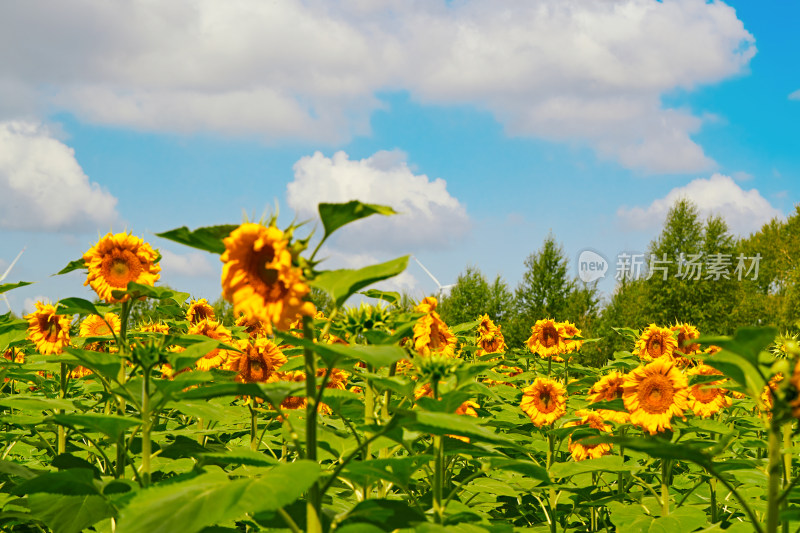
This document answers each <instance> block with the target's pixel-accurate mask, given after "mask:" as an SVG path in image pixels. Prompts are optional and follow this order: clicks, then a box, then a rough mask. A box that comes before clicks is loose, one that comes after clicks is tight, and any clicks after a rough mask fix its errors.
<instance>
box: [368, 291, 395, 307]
mask: <svg viewBox="0 0 800 533" xmlns="http://www.w3.org/2000/svg"><path fill="white" fill-rule="evenodd" d="M359 294H363V295H364V296H366V297H367V298H375V299H378V300H383V301H385V302H389V303H390V304H399V303H400V293H399V292H392V291H379V290H378V289H369V290H366V291H364V292H360V293H359Z"/></svg>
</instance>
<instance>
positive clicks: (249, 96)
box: [0, 0, 800, 312]
mask: <svg viewBox="0 0 800 533" xmlns="http://www.w3.org/2000/svg"><path fill="white" fill-rule="evenodd" d="M40 3H43V2H40V1H39V0H33V1H30V2H25V3H10V2H7V3H3V4H0V198H2V203H3V204H4V208H3V212H2V214H0V234H1V235H2V239H0V272H2V271H3V270H5V267H6V266H7V265H8V264H9V263H10V261H11V260H12V259H13V258H14V257H15V256H16V254H17V253H18V252H19V250H20V249H22V247H25V249H26V251H25V253H24V254H23V256H22V258H21V259H20V261H19V262H18V263H17V265H16V266H15V267H14V269H13V270H12V271H11V273H10V274H9V276H8V278H7V279H6V280H4V282H14V281H17V280H27V281H36V282H37V283H36V284H34V285H32V286H30V287H25V288H23V289H18V290H15V291H13V292H10V293H8V299H9V301H10V303H11V305H12V306H13V308H14V309H15V311H17V312H20V311H21V310H23V309H24V308H27V309H30V307H32V303H33V301H35V300H36V299H39V298H46V299H50V300H52V301H55V300H58V299H60V298H64V297H68V296H82V297H87V298H91V297H92V293H91V292H90V290H89V289H88V287H84V286H83V277H82V275H81V274H80V273H73V274H70V275H67V276H62V277H57V278H53V277H50V274H52V273H54V272H56V271H58V270H59V269H60V268H61V267H62V266H64V265H65V264H66V263H67V262H69V261H70V260H73V259H76V258H78V257H79V256H80V255H81V254H82V253H83V252H85V251H86V250H87V249H88V248H89V247H90V246H92V245H93V243H94V242H95V241H96V240H97V238H98V236H99V235H102V234H105V233H106V232H108V231H114V232H117V231H124V230H129V231H131V232H133V233H134V234H136V235H139V236H141V237H143V238H144V239H145V240H147V241H149V242H150V243H152V244H153V246H154V247H157V248H159V249H160V250H161V251H162V253H163V255H164V259H163V262H162V267H163V270H162V282H164V283H169V284H170V285H171V286H173V287H175V288H178V289H181V290H185V291H188V292H191V293H192V294H194V295H196V296H198V297H207V298H209V299H215V298H216V297H217V296H218V295H219V292H220V290H219V274H220V270H221V264H220V263H219V260H218V258H217V256H213V255H210V254H203V253H200V252H195V251H193V250H190V249H187V248H182V247H181V246H179V245H176V244H173V243H170V242H168V241H164V240H162V239H160V238H158V237H155V236H154V233H156V232H162V231H165V230H168V229H172V228H175V227H178V226H182V225H187V226H189V227H197V226H202V225H212V224H219V223H237V222H240V221H241V220H242V216H243V212H246V213H248V214H249V215H250V216H255V217H256V218H257V217H258V216H260V215H261V214H262V213H263V212H264V211H265V210H271V209H272V208H273V206H274V205H275V204H276V203H277V204H278V205H279V206H280V213H281V218H280V221H281V223H283V224H288V223H289V222H290V221H291V220H292V218H293V217H294V216H295V215H296V216H298V218H301V219H305V218H310V217H313V213H314V205H315V204H316V202H318V201H345V200H348V199H350V198H353V197H357V198H359V199H362V200H364V201H372V202H379V203H388V204H392V205H394V206H395V207H396V208H397V209H398V210H399V211H402V212H403V213H404V214H403V215H401V216H397V217H392V218H390V219H387V220H380V221H364V222H361V223H358V224H356V225H354V226H353V227H352V228H348V229H347V230H344V231H342V234H341V235H340V236H339V237H338V238H337V239H334V240H333V242H331V244H330V246H329V247H328V248H327V249H326V250H325V254H326V255H327V256H329V257H330V260H329V262H328V265H329V266H331V267H342V266H352V267H355V266H363V265H365V264H368V263H369V262H374V261H379V260H385V259H389V258H391V257H394V256H397V255H404V254H407V253H413V254H414V255H416V256H417V257H418V258H419V259H420V260H421V261H422V262H423V263H424V264H425V265H426V266H427V267H428V268H429V269H430V270H431V271H432V272H433V273H434V274H435V275H436V276H437V277H438V278H439V280H440V281H441V283H443V284H448V283H452V282H453V281H455V278H456V277H457V275H458V274H459V272H461V271H463V270H464V268H465V266H466V265H467V264H472V265H476V266H478V267H479V268H480V269H481V270H482V271H483V272H484V273H485V274H486V275H487V276H489V277H494V276H495V275H497V274H500V275H502V276H503V278H504V279H505V280H506V281H507V282H508V283H509V285H510V286H511V287H512V288H513V287H515V286H516V284H517V283H518V282H519V280H520V278H521V275H522V272H523V268H524V266H523V262H524V260H525V258H526V257H527V256H528V255H529V254H530V253H532V252H534V251H536V250H537V249H538V248H539V247H540V246H541V244H542V241H543V239H544V238H545V237H546V236H547V234H548V233H549V232H551V231H552V233H553V234H554V235H555V237H556V239H557V240H558V241H559V242H561V243H562V244H563V245H564V248H565V251H566V253H567V255H568V256H569V258H570V261H571V267H572V269H573V270H572V273H573V274H576V273H577V270H576V266H575V259H576V257H577V255H578V254H579V253H580V251H581V250H583V249H585V248H591V249H594V250H597V251H599V252H600V253H602V254H603V255H604V256H605V257H606V258H608V259H609V260H610V262H611V268H612V269H613V268H614V264H613V263H614V261H615V258H616V255H617V254H618V253H619V252H621V251H641V252H644V251H646V248H647V244H648V242H649V241H650V240H651V239H652V238H653V237H654V236H655V235H656V234H657V233H658V231H659V228H660V225H661V222H662V221H663V217H664V214H665V211H666V209H667V208H668V206H669V204H670V203H671V201H672V200H673V199H674V198H675V197H678V196H681V195H686V196H689V197H690V198H692V199H693V200H694V201H696V202H697V203H698V205H699V206H700V208H701V211H702V212H703V213H704V214H708V213H716V214H722V215H723V216H725V217H726V219H727V220H728V222H729V225H730V227H731V229H732V231H733V232H734V233H735V234H738V235H747V234H748V233H749V232H751V231H755V230H757V229H758V228H759V227H760V225H761V224H763V223H764V222H766V221H767V220H769V219H770V218H772V217H774V216H778V217H781V216H786V215H787V214H790V213H792V212H793V211H794V206H795V204H796V203H797V202H798V201H800V140H799V139H800V135H799V133H800V132H798V124H800V69H798V68H797V65H798V58H799V57H800V38H798V37H797V36H796V31H795V30H796V21H797V20H800V5H798V4H797V3H796V2H782V1H769V2H760V3H754V2H727V3H722V2H712V3H707V2H704V1H701V0H674V1H664V2H656V1H654V0H630V1H611V2H602V3H600V2H598V3H587V2H581V1H577V0H576V1H563V0H560V1H556V0H541V1H538V2H530V1H526V2H517V1H511V0H503V1H497V0H494V1H491V2H489V1H487V0H465V1H461V2H449V3H445V2H442V3H437V2H413V1H412V2H409V1H402V2H401V1H397V2H393V1H392V2H378V1H374V2H373V1H369V0H359V1H356V0H352V1H343V2H341V3H337V4H335V5H334V4H329V3H325V2H317V1H306V2H297V1H287V2H283V3H279V4H266V3H263V2H258V1H256V0H252V1H249V0H243V1H242V2H239V3H235V4H234V3H219V2H211V1H200V0H198V1H192V2H190V1H183V2H174V3H169V4H164V5H159V4H151V3H146V2H131V3H128V4H125V5H124V6H120V5H117V6H115V7H111V6H109V5H106V4H105V3H103V2H99V1H94V0H81V1H76V2H71V3H63V4H59V5H57V6H53V5H52V4H48V7H47V8H46V9H45V8H44V7H43V6H39V5H38V4H40ZM392 287H393V288H396V289H403V290H408V291H411V292H412V294H415V295H416V296H418V297H421V296H422V295H423V294H425V293H429V292H432V291H434V290H435V289H436V287H435V285H434V283H433V282H432V281H431V280H430V279H429V278H428V277H427V275H426V274H425V273H424V272H423V271H422V270H421V269H420V268H419V267H417V265H416V264H415V263H411V265H410V267H409V270H408V272H407V273H406V274H404V275H403V276H401V277H400V278H398V279H397V280H395V281H394V282H393V284H392ZM601 288H602V289H603V291H604V292H606V293H609V292H610V291H612V290H613V272H610V273H609V275H607V277H606V279H605V280H604V281H603V282H601ZM0 305H4V304H0Z"/></svg>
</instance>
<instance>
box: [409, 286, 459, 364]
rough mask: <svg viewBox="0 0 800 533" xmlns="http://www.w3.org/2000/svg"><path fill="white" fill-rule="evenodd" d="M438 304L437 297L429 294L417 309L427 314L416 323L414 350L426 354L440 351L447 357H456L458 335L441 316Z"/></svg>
mask: <svg viewBox="0 0 800 533" xmlns="http://www.w3.org/2000/svg"><path fill="white" fill-rule="evenodd" d="M436 304H437V302H436V298H433V297H432V296H429V297H427V298H425V299H424V300H422V302H420V304H419V305H418V306H417V307H416V309H415V311H416V312H418V313H425V316H423V317H421V318H420V319H419V320H417V323H416V324H414V338H413V346H414V350H415V351H416V352H417V353H418V354H420V355H424V356H428V355H430V354H431V353H440V354H442V355H445V356H447V357H455V350H456V337H455V335H453V333H452V332H451V331H450V328H449V327H447V324H445V323H444V321H443V320H442V319H441V318H440V317H439V313H437V312H436Z"/></svg>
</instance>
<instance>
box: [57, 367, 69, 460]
mask: <svg viewBox="0 0 800 533" xmlns="http://www.w3.org/2000/svg"><path fill="white" fill-rule="evenodd" d="M60 377H61V390H60V391H59V393H58V396H59V398H61V399H62V400H63V399H64V398H66V397H67V379H68V378H69V374H68V370H67V363H61V376H60ZM58 413H59V414H64V410H63V409H59V410H58ZM66 449H67V428H65V427H64V426H62V425H60V424H59V426H58V445H57V447H56V450H57V452H56V453H57V454H58V455H61V454H62V453H64V452H65V451H66Z"/></svg>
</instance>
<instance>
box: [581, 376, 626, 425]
mask: <svg viewBox="0 0 800 533" xmlns="http://www.w3.org/2000/svg"><path fill="white" fill-rule="evenodd" d="M624 378H625V374H623V373H622V372H619V371H617V370H613V371H611V372H609V373H608V374H606V375H605V376H603V377H602V378H600V379H599V380H598V381H597V382H596V383H595V384H594V385H592V388H591V389H589V401H590V402H592V403H597V402H610V401H612V400H616V399H617V398H622V383H623V380H624ZM597 413H598V414H599V415H600V416H602V417H603V418H605V419H606V420H610V421H612V422H616V423H618V424H626V423H627V422H628V421H629V420H630V415H629V414H628V413H626V412H624V411H613V410H611V409H598V410H597Z"/></svg>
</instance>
